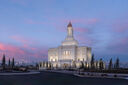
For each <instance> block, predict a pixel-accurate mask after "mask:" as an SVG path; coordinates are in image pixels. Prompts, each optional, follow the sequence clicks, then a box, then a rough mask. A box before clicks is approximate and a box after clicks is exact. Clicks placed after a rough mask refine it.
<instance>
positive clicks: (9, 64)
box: [8, 58, 11, 67]
mask: <svg viewBox="0 0 128 85" xmlns="http://www.w3.org/2000/svg"><path fill="white" fill-rule="evenodd" d="M8 66H9V67H10V66H11V62H10V58H9V60H8Z"/></svg>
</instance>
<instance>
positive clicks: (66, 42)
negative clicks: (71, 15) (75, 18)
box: [62, 22, 78, 46]
mask: <svg viewBox="0 0 128 85" xmlns="http://www.w3.org/2000/svg"><path fill="white" fill-rule="evenodd" d="M62 45H63V46H64V45H78V42H77V41H76V40H75V39H74V37H73V27H72V24H71V22H69V24H68V25H67V37H66V38H65V40H64V41H63V42H62Z"/></svg>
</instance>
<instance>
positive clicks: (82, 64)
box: [80, 61, 84, 69]
mask: <svg viewBox="0 0 128 85" xmlns="http://www.w3.org/2000/svg"><path fill="white" fill-rule="evenodd" d="M80 69H84V63H83V61H81V65H80Z"/></svg>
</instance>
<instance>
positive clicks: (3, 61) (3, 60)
mask: <svg viewBox="0 0 128 85" xmlns="http://www.w3.org/2000/svg"><path fill="white" fill-rule="evenodd" d="M5 66H6V59H5V54H4V55H3V59H2V67H3V70H5Z"/></svg>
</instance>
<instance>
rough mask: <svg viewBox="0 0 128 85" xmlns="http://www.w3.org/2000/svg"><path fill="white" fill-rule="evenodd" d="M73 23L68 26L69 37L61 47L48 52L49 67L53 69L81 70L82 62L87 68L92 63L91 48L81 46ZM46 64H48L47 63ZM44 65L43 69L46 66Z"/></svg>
mask: <svg viewBox="0 0 128 85" xmlns="http://www.w3.org/2000/svg"><path fill="white" fill-rule="evenodd" d="M73 34H74V31H73V27H72V24H71V22H69V24H68V25H67V36H66V38H65V40H64V41H62V43H61V46H58V47H57V48H50V49H49V50H48V63H49V64H48V66H50V67H52V68H62V69H63V68H79V67H80V66H81V62H83V63H84V64H85V63H86V66H88V65H89V63H90V61H91V56H92V55H91V47H87V46H79V44H78V41H77V40H75V38H74V35H73ZM45 64H46V63H45ZM45 64H43V67H46V65H45Z"/></svg>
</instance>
